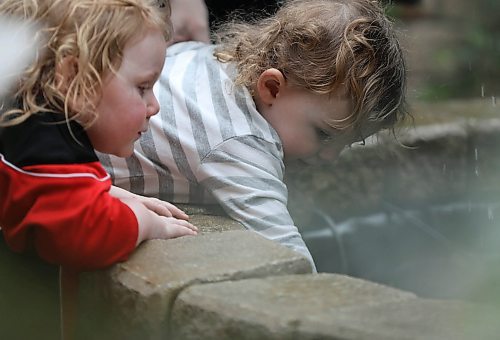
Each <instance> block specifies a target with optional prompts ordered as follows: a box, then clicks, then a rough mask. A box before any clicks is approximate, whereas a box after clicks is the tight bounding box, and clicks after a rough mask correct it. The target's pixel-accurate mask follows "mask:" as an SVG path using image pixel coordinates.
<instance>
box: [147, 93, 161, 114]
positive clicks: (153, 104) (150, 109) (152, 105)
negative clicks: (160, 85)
mask: <svg viewBox="0 0 500 340" xmlns="http://www.w3.org/2000/svg"><path fill="white" fill-rule="evenodd" d="M158 112H160V103H159V102H158V100H157V99H156V96H154V95H152V96H151V98H150V100H149V102H148V106H147V117H148V118H149V117H151V116H154V115H155V114H157V113H158Z"/></svg>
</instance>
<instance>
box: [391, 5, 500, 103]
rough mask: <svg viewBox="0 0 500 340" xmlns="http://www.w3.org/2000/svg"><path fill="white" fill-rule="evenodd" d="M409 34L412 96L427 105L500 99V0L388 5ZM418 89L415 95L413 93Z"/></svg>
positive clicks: (405, 37) (405, 32)
mask: <svg viewBox="0 0 500 340" xmlns="http://www.w3.org/2000/svg"><path fill="white" fill-rule="evenodd" d="M388 4H389V7H388V13H389V15H391V16H392V17H393V18H395V20H396V22H397V24H398V25H399V26H401V28H402V31H403V32H404V33H403V35H404V38H403V40H406V43H407V44H406V49H407V52H408V54H409V58H408V59H409V70H410V78H411V79H410V86H409V89H410V97H412V98H414V99H419V100H424V101H439V100H448V99H458V98H460V99H467V98H477V97H489V98H491V100H492V102H494V101H496V97H495V96H499V95H500V20H499V18H498V13H500V1H498V0H476V1H466V0H420V1H419V0H406V1H404V0H400V1H394V0H393V1H388ZM412 91H413V92H412Z"/></svg>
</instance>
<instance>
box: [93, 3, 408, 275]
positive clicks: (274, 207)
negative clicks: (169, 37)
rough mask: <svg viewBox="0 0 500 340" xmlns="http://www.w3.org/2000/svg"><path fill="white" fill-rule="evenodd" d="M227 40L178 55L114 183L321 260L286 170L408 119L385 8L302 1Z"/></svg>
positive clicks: (233, 30) (171, 52)
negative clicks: (201, 208) (308, 240)
mask: <svg viewBox="0 0 500 340" xmlns="http://www.w3.org/2000/svg"><path fill="white" fill-rule="evenodd" d="M218 38H219V41H218V44H217V45H207V44H204V43H199V42H187V43H179V44H175V45H173V46H171V47H169V49H168V52H167V58H166V62H165V66H164V69H163V71H162V74H161V76H160V78H159V81H158V82H157V83H156V85H155V88H154V90H155V93H157V95H158V98H159V102H160V113H159V114H158V115H157V116H155V117H152V118H151V127H152V128H151V129H150V130H149V131H148V133H146V134H145V135H144V136H143V138H142V139H141V140H140V141H139V142H138V143H136V146H135V151H134V155H133V156H132V157H130V158H128V159H126V160H122V159H119V158H116V157H109V156H105V155H101V161H102V162H103V163H104V164H105V166H106V168H107V169H108V171H109V172H110V174H111V175H112V177H113V179H114V184H115V185H118V186H120V187H123V188H126V189H128V190H131V191H132V192H136V193H139V194H144V195H149V196H154V197H159V198H160V199H163V200H170V201H173V202H178V203H190V204H208V203H217V204H219V205H221V206H222V207H223V208H224V210H225V211H226V212H227V213H228V214H229V216H231V217H232V218H234V219H235V220H237V221H239V222H241V223H242V224H243V225H244V226H245V227H246V228H248V229H250V230H253V231H256V232H258V233H259V234H261V235H263V236H264V237H266V238H268V239H271V240H274V241H276V242H279V243H281V244H283V245H285V246H288V247H290V248H291V249H294V250H296V251H298V252H300V253H302V254H303V255H304V256H306V257H307V258H308V259H309V260H310V261H311V264H312V269H313V271H314V270H315V268H314V262H313V260H312V257H311V255H310V253H309V251H308V249H307V247H306V245H305V243H304V241H303V240H302V238H301V235H300V233H299V231H298V229H297V227H296V226H295V225H294V223H293V221H292V219H291V217H290V214H289V212H288V210H287V188H286V185H285V183H284V182H283V175H284V171H285V166H284V164H285V162H286V161H289V160H297V159H298V160H302V161H304V162H305V163H309V164H316V163H318V162H320V161H325V160H326V161H330V160H333V159H335V157H336V156H337V155H338V154H339V153H340V151H341V150H342V149H343V148H344V147H346V146H348V145H350V144H352V143H354V142H356V141H363V140H364V139H365V138H366V137H368V136H369V135H371V134H373V133H375V132H377V131H379V130H381V129H384V128H391V127H392V126H393V125H394V123H395V122H397V121H398V120H399V119H400V118H402V117H403V116H404V115H405V99H404V96H405V94H404V92H405V64H404V59H403V54H402V51H401V49H400V46H399V43H398V40H397V38H396V35H395V32H394V29H393V26H392V23H391V22H390V20H388V18H387V17H386V16H385V13H384V10H383V8H382V7H381V6H380V5H379V4H378V2H376V1H369V0H292V1H287V2H286V3H285V4H284V5H283V6H282V7H281V8H280V10H279V11H278V12H277V13H276V14H275V15H274V16H272V17H270V18H268V19H262V20H261V21H258V22H254V23H231V24H228V25H227V26H226V27H224V28H223V29H222V30H221V31H219V33H218Z"/></svg>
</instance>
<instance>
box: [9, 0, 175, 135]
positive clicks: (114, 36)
mask: <svg viewBox="0 0 500 340" xmlns="http://www.w3.org/2000/svg"><path fill="white" fill-rule="evenodd" d="M159 7H160V8H161V9H159ZM0 14H1V15H4V16H9V17H13V18H16V19H20V20H22V21H25V22H27V23H32V24H36V25H37V28H38V30H37V36H36V37H35V41H36V42H38V44H39V46H41V47H40V49H39V50H38V53H37V56H36V58H35V60H34V61H33V62H32V63H31V64H30V65H29V66H28V67H27V68H26V69H25V70H24V72H23V73H22V74H21V75H20V77H19V80H18V83H17V86H16V87H15V90H14V93H13V94H12V97H13V98H15V100H10V102H12V101H14V102H15V103H13V104H12V105H14V107H11V108H9V107H7V108H6V109H4V113H3V114H2V115H1V117H0V126H8V125H15V124H19V123H21V122H23V121H25V120H26V119H27V118H28V117H30V116H31V115H32V114H35V113H36V112H43V111H49V112H64V114H65V117H62V121H64V120H66V121H68V120H70V119H78V120H79V121H80V122H83V125H84V126H85V127H88V126H90V125H91V124H92V123H93V121H94V120H95V118H96V113H95V105H96V99H98V98H99V96H100V93H101V86H102V77H103V75H104V74H105V73H106V72H116V71H117V70H118V69H119V67H120V65H121V61H122V57H123V51H124V48H125V45H126V44H127V43H128V42H129V41H130V40H131V39H135V38H140V37H141V35H142V34H144V33H145V32H146V31H147V30H148V29H151V28H154V29H159V30H161V31H162V32H163V34H164V37H165V39H166V40H169V39H170V36H171V23H170V5H169V2H168V1H165V0H2V1H0ZM68 56H70V57H72V58H74V59H75V60H76V65H77V67H76V71H75V72H76V74H75V75H74V77H72V79H71V81H70V83H69V84H68V85H67V86H65V88H64V90H62V89H61V86H60V79H58V76H57V71H56V69H57V65H58V64H59V63H61V62H62V60H63V59H64V58H66V57H68ZM76 100H78V102H81V103H84V104H85V105H84V107H83V108H81V110H80V111H79V112H70V105H69V103H71V102H76Z"/></svg>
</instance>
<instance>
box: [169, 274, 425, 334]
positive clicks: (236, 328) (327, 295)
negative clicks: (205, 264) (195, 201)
mask: <svg viewBox="0 0 500 340" xmlns="http://www.w3.org/2000/svg"><path fill="white" fill-rule="evenodd" d="M408 299H416V296H415V295H414V294H412V293H408V292H403V291H400V290H397V289H393V288H390V287H386V286H382V285H378V284H375V283H371V282H367V281H363V280H359V279H354V278H350V277H347V276H342V275H335V274H317V275H288V276H279V277H270V278H266V279H249V280H245V281H237V282H221V283H217V284H204V285H197V286H191V287H189V288H187V289H186V290H184V291H183V292H182V293H181V294H180V295H179V296H178V298H177V300H176V302H175V305H174V308H173V311H172V327H171V329H172V331H173V334H172V338H173V339H201V338H203V339H319V338H321V339H328V338H331V339H342V337H338V338H337V336H339V335H341V333H342V332H341V331H339V329H338V327H337V326H336V320H337V318H338V314H339V313H341V309H342V308H343V307H349V306H351V307H352V306H356V307H360V306H363V307H366V306H369V305H373V304H380V303H386V302H393V301H401V300H408ZM358 321H360V320H358Z"/></svg>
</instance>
